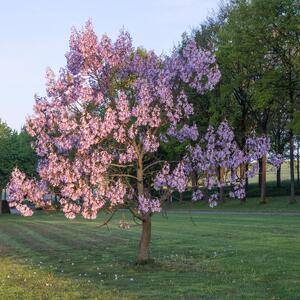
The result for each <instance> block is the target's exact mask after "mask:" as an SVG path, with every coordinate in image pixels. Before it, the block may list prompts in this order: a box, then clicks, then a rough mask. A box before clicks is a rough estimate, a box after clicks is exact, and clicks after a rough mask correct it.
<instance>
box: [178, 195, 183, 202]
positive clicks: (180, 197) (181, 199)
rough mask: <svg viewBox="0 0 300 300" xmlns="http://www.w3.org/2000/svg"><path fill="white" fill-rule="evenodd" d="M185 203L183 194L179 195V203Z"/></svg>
mask: <svg viewBox="0 0 300 300" xmlns="http://www.w3.org/2000/svg"><path fill="white" fill-rule="evenodd" d="M182 202H183V193H179V203H182Z"/></svg>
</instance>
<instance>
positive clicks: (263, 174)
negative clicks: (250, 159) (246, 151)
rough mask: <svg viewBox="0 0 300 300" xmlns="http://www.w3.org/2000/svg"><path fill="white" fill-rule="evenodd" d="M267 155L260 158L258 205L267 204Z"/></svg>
mask: <svg viewBox="0 0 300 300" xmlns="http://www.w3.org/2000/svg"><path fill="white" fill-rule="evenodd" d="M266 183H267V155H266V154H265V155H264V156H263V157H262V158H261V188H260V203H261V204H265V203H267V200H266V190H267V185H266Z"/></svg>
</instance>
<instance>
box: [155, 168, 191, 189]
mask: <svg viewBox="0 0 300 300" xmlns="http://www.w3.org/2000/svg"><path fill="white" fill-rule="evenodd" d="M187 185H188V176H187V175H186V171H185V164H184V162H180V163H179V164H178V165H177V166H176V168H175V169H174V170H173V172H170V165H169V164H168V163H165V165H164V166H163V167H162V169H161V170H160V172H158V173H157V175H156V177H155V180H154V188H155V189H156V190H160V189H162V188H165V187H167V188H169V189H171V190H177V191H178V192H180V193H183V192H184V191H185V190H186V188H187Z"/></svg>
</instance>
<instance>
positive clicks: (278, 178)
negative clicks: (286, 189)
mask: <svg viewBox="0 0 300 300" xmlns="http://www.w3.org/2000/svg"><path fill="white" fill-rule="evenodd" d="M276 186H277V187H278V188H279V187H281V166H280V167H279V168H278V169H277V171H276Z"/></svg>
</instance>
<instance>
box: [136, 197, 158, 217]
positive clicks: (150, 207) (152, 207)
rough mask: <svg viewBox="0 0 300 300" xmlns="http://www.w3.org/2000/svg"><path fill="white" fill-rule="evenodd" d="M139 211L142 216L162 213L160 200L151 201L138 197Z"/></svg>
mask: <svg viewBox="0 0 300 300" xmlns="http://www.w3.org/2000/svg"><path fill="white" fill-rule="evenodd" d="M138 203H139V204H138V211H139V212H140V213H141V214H147V213H154V212H160V211H161V207H160V201H159V199H150V198H147V197H145V196H144V195H140V196H138Z"/></svg>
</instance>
